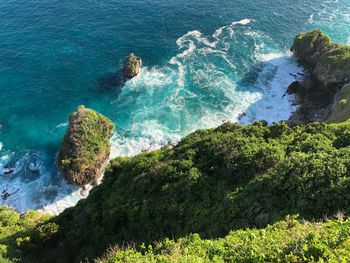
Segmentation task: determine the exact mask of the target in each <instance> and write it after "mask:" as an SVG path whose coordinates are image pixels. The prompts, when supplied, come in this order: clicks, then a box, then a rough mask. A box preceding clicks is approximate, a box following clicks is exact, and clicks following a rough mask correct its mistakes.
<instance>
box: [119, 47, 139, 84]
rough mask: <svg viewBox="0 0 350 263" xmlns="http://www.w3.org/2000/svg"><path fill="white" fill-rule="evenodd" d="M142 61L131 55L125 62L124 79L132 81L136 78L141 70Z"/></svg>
mask: <svg viewBox="0 0 350 263" xmlns="http://www.w3.org/2000/svg"><path fill="white" fill-rule="evenodd" d="M141 66H142V60H141V58H139V57H137V56H135V54H134V53H131V54H130V55H129V56H128V57H127V58H126V59H125V61H124V67H123V76H124V78H128V79H131V78H133V77H136V76H137V75H138V74H139V73H140V70H141Z"/></svg>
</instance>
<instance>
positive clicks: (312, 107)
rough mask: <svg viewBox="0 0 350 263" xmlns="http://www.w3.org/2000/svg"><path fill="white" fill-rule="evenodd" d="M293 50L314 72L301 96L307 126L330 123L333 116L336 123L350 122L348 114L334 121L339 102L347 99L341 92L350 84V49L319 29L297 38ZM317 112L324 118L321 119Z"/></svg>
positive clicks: (304, 85)
mask: <svg viewBox="0 0 350 263" xmlns="http://www.w3.org/2000/svg"><path fill="white" fill-rule="evenodd" d="M291 50H292V51H293V53H294V55H295V56H296V58H297V59H298V61H299V62H300V63H301V64H302V65H303V66H304V67H305V68H306V69H308V70H309V72H310V76H309V77H308V78H307V79H306V80H305V81H304V83H302V86H303V88H302V89H301V91H300V92H299V94H298V95H300V96H301V97H302V103H301V104H302V110H301V111H302V113H303V114H305V115H307V117H306V119H305V120H304V122H310V121H315V120H327V119H328V118H329V116H332V115H333V118H332V120H333V121H344V120H346V119H348V118H350V115H347V116H344V114H341V115H342V117H343V118H342V119H339V120H337V119H336V118H334V116H338V115H339V114H338V113H337V112H336V111H338V110H339V108H340V107H338V106H339V105H338V106H337V101H341V100H343V99H347V98H343V97H342V95H346V94H347V92H341V90H342V89H343V88H346V84H348V83H350V47H348V46H344V45H339V44H335V43H333V42H332V41H331V39H330V38H329V37H328V36H327V35H325V34H324V33H323V32H322V31H321V30H319V29H316V30H313V31H310V32H306V33H301V34H299V35H297V36H296V37H295V39H294V44H293V47H292V49H291ZM334 98H337V99H336V100H335V99H334ZM343 102H344V101H343ZM316 112H318V113H320V114H319V115H318V116H317V114H316ZM299 113H300V112H299Z"/></svg>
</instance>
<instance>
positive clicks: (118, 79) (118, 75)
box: [95, 70, 126, 95]
mask: <svg viewBox="0 0 350 263" xmlns="http://www.w3.org/2000/svg"><path fill="white" fill-rule="evenodd" d="M125 81H126V80H125V78H124V76H123V73H122V71H121V70H120V71H117V72H115V73H110V74H106V75H104V76H102V77H100V78H98V79H97V81H96V86H95V89H96V91H98V92H101V91H102V92H111V91H115V92H117V94H118V95H119V94H120V92H121V89H122V87H123V86H124V84H125Z"/></svg>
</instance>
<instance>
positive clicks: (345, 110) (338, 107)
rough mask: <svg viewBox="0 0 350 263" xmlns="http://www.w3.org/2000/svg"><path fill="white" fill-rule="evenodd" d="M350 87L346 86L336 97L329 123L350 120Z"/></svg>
mask: <svg viewBox="0 0 350 263" xmlns="http://www.w3.org/2000/svg"><path fill="white" fill-rule="evenodd" d="M349 101H350V85H345V86H344V87H343V88H342V89H341V90H340V91H339V92H338V93H337V95H336V96H335V100H334V109H333V112H332V114H331V115H330V116H329V118H328V120H327V121H328V122H342V121H346V120H348V119H349V118H350V107H349Z"/></svg>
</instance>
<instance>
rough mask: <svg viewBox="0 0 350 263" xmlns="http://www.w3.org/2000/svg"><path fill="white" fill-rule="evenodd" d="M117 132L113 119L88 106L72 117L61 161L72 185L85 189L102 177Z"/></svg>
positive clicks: (62, 147)
mask: <svg viewBox="0 0 350 263" xmlns="http://www.w3.org/2000/svg"><path fill="white" fill-rule="evenodd" d="M113 129H114V125H113V124H112V122H111V121H110V120H109V119H107V118H106V117H104V116H103V115H101V114H98V113H97V112H95V111H93V110H91V109H87V108H85V107H84V106H80V107H78V109H77V111H76V112H74V113H72V114H71V116H70V117H69V127H68V130H67V132H66V135H65V136H64V139H63V142H62V145H61V148H60V150H59V153H58V158H57V160H58V161H57V162H58V166H59V168H60V170H61V172H62V174H63V176H64V177H65V178H66V179H67V181H68V182H69V183H71V184H76V185H85V184H88V183H95V182H96V181H97V180H98V179H99V178H100V177H101V175H102V172H103V169H104V168H105V165H106V161H107V160H108V157H109V153H110V142H109V140H110V138H111V136H112V132H113Z"/></svg>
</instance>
